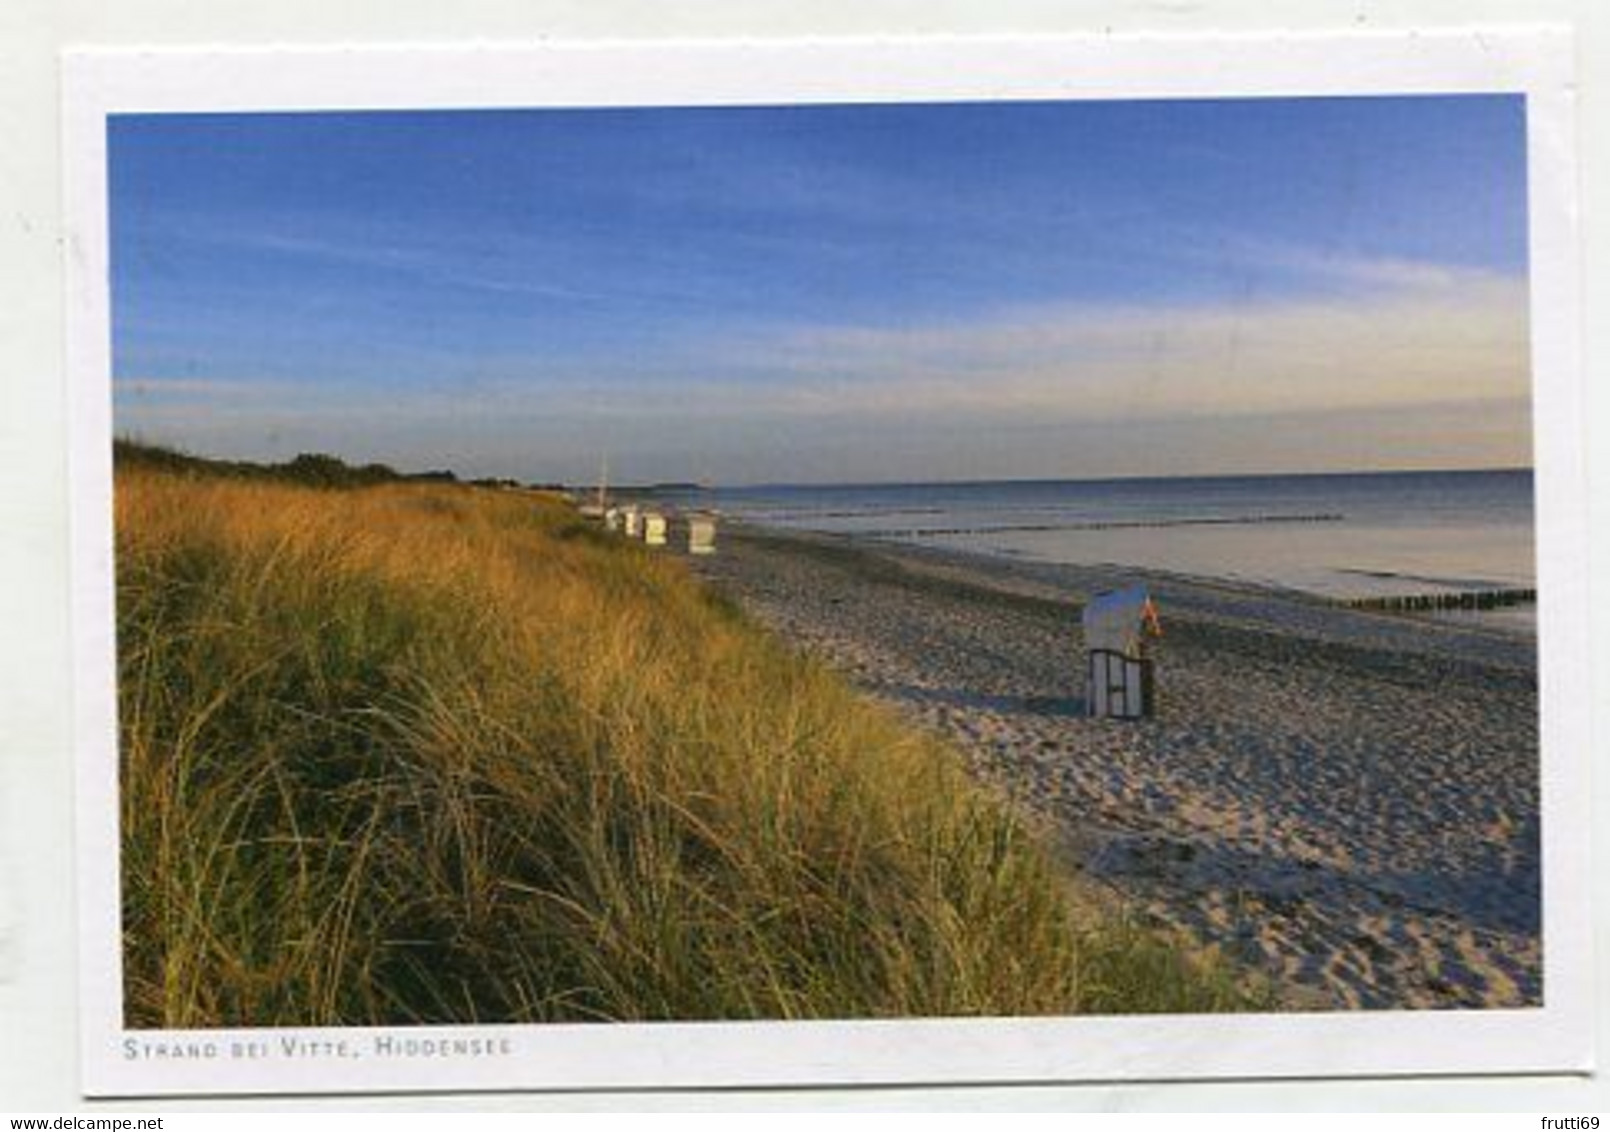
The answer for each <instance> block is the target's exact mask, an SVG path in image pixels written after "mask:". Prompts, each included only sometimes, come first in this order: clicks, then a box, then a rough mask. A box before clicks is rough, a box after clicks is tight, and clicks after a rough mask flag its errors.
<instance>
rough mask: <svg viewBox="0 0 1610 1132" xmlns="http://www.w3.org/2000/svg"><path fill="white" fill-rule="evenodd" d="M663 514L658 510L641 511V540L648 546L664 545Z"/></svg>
mask: <svg viewBox="0 0 1610 1132" xmlns="http://www.w3.org/2000/svg"><path fill="white" fill-rule="evenodd" d="M665 530H666V523H665V516H664V515H662V514H660V513H659V512H658V511H645V512H644V513H643V541H644V543H646V544H647V545H649V546H664V545H665Z"/></svg>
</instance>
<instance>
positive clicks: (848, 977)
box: [116, 466, 1242, 1027]
mask: <svg viewBox="0 0 1610 1132" xmlns="http://www.w3.org/2000/svg"><path fill="white" fill-rule="evenodd" d="M116 503H117V555H118V558H117V580H118V633H119V645H118V655H119V666H120V681H121V684H120V695H121V713H122V721H121V728H122V759H123V765H122V776H123V795H122V797H123V802H122V821H123V842H124V843H123V883H124V897H123V899H124V932H125V940H124V947H125V956H126V962H125V987H126V1020H127V1022H128V1024H130V1025H132V1026H162V1027H204V1026H225V1025H230V1026H239V1025H292V1024H298V1025H344V1024H395V1023H444V1022H477V1021H480V1022H511V1021H512V1022H535V1021H561V1020H563V1021H577V1020H589V1019H598V1020H606V1019H607V1020H641V1019H713V1018H825V1017H866V1016H901V1015H984V1014H990V1015H1001V1014H1045V1013H1066V1012H1073V1011H1078V1010H1080V1009H1150V1010H1176V1011H1177V1010H1200V1009H1216V1008H1231V1007H1235V1006H1237V1005H1241V1004H1242V1001H1241V999H1240V998H1239V997H1238V996H1237V994H1236V992H1235V991H1234V990H1233V989H1232V988H1231V984H1230V982H1229V980H1228V979H1227V978H1225V977H1224V976H1223V975H1222V973H1220V972H1218V971H1217V970H1214V969H1209V968H1206V967H1202V966H1201V965H1199V964H1198V963H1196V962H1195V961H1193V960H1189V959H1186V958H1184V957H1183V956H1181V955H1180V954H1179V953H1176V952H1174V951H1173V950H1171V949H1170V948H1168V947H1166V946H1164V945H1161V944H1159V943H1157V942H1156V941H1155V940H1142V939H1140V938H1139V937H1138V936H1136V935H1135V933H1133V932H1132V931H1129V930H1127V929H1126V930H1122V931H1115V930H1108V929H1106V928H1103V927H1101V926H1100V925H1095V926H1090V927H1081V925H1080V923H1079V920H1078V917H1077V916H1076V914H1075V911H1074V908H1073V906H1072V904H1071V903H1070V899H1069V895H1068V892H1069V890H1068V887H1067V881H1066V880H1065V878H1063V877H1062V876H1061V875H1060V874H1059V873H1058V871H1057V869H1056V868H1055V867H1054V866H1053V865H1052V863H1051V862H1050V861H1049V859H1048V858H1047V857H1046V856H1045V855H1044V854H1043V853H1042V852H1041V851H1040V850H1039V849H1038V848H1037V847H1036V845H1035V844H1034V843H1033V842H1032V840H1031V839H1030V838H1029V837H1028V836H1027V835H1026V833H1025V832H1024V830H1023V829H1021V828H1020V827H1019V826H1018V825H1017V824H1015V823H1014V821H1013V819H1012V818H1011V816H1010V815H1009V813H1008V811H1007V810H1006V809H1005V808H1004V807H1003V806H1002V805H1001V804H1000V803H999V802H998V801H997V800H996V799H995V798H993V797H992V796H990V795H988V794H985V793H983V792H982V791H980V790H979V789H978V788H976V787H975V786H973V785H972V784H971V783H970V782H969V781H968V780H967V779H966V778H965V776H964V775H963V774H962V773H961V772H960V771H959V770H958V769H957V764H956V763H955V761H954V759H953V756H952V754H951V753H950V752H949V751H948V750H947V749H946V748H944V747H943V746H942V745H940V744H939V743H938V742H937V741H935V740H933V739H932V738H930V737H928V736H926V735H924V734H921V733H919V732H916V731H913V730H912V729H910V728H909V727H907V726H905V725H904V724H902V723H901V722H900V721H899V720H897V719H896V718H895V717H894V716H893V715H892V714H890V713H888V712H886V711H884V710H883V709H880V708H878V707H877V706H875V705H872V704H870V703H868V702H867V701H865V700H863V699H861V698H860V697H858V696H856V695H855V694H854V693H853V692H852V691H851V690H850V689H849V688H848V687H847V686H846V685H845V684H844V683H843V682H842V681H841V680H840V679H839V678H838V677H837V676H836V675H834V674H833V673H832V672H830V671H828V670H827V669H825V668H823V667H821V666H819V665H817V664H815V663H813V662H811V661H809V660H806V659H803V658H801V657H799V656H798V655H796V654H794V653H792V652H790V651H788V650H787V649H785V648H784V647H782V646H781V645H780V644H779V643H777V642H776V641H775V640H774V639H773V638H772V637H770V636H769V635H768V634H766V633H764V632H762V631H761V630H759V629H757V628H756V627H754V626H752V625H750V624H748V623H747V622H746V621H745V620H744V618H743V617H742V616H741V615H740V614H738V613H737V612H736V611H735V610H734V609H733V608H732V607H731V606H729V605H727V604H725V603H722V602H719V601H717V600H716V599H714V598H713V597H712V596H711V595H709V594H708V592H707V591H705V590H704V589H702V588H701V587H700V586H698V585H697V584H696V583H694V582H693V581H692V579H691V578H690V577H689V576H688V575H687V574H686V572H685V571H684V570H683V568H682V567H681V565H680V564H679V563H678V562H677V561H676V560H674V559H670V558H663V557H660V558H656V557H654V556H653V555H652V554H651V553H649V552H647V551H644V550H642V549H640V548H637V547H634V546H631V545H627V544H624V543H621V542H616V541H614V540H608V539H605V538H603V537H601V536H599V535H597V534H596V533H594V531H593V530H592V528H590V527H586V526H583V525H582V524H581V522H580V520H578V519H577V517H576V516H575V514H574V513H573V512H572V511H571V510H569V509H568V508H566V507H564V506H563V505H561V504H559V503H556V502H551V501H544V500H543V499H541V498H539V497H535V496H530V495H513V494H510V493H496V492H486V491H476V490H473V489H469V488H460V487H453V486H434V485H433V486H426V485H418V484H414V485H407V484H385V485H380V486H373V487H367V488H364V489H362V490H355V489H354V490H333V491H332V490H312V489H308V488H303V487H297V486H292V485H287V484H284V483H277V482H272V481H262V480H249V479H242V478H238V477H234V478H222V477H208V476H204V475H200V476H198V475H195V474H190V473H189V472H187V473H186V474H182V475H181V474H178V473H176V472H174V471H172V470H164V469H162V468H159V467H150V466H146V467H133V468H123V469H120V471H119V475H118V481H117V489H116ZM1130 957H1133V959H1134V962H1133V963H1131V962H1130ZM1126 964H1128V966H1126ZM1137 964H1138V965H1137Z"/></svg>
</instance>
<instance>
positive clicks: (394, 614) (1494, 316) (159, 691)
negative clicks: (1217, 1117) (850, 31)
mask: <svg viewBox="0 0 1610 1132" xmlns="http://www.w3.org/2000/svg"><path fill="white" fill-rule="evenodd" d="M1569 59H1570V40H1569V37H1568V36H1567V35H1565V34H1564V33H1561V32H1558V31H1549V30H1534V31H1527V30H1515V29H1507V30H1502V31H1497V30H1495V31H1491V32H1487V31H1482V32H1478V31H1458V32H1455V31H1443V32H1428V33H1424V34H1419V35H1412V36H1411V35H1406V34H1405V35H1384V34H1375V35H1308V36H1286V37H1279V36H1264V37H1217V38H1208V37H1200V36H1198V37H1176V38H1165V37H1154V38H1121V37H1118V38H1115V37H1107V38H1087V39H1077V38H1068V39H999V40H978V41H965V40H945V41H940V40H929V41H925V40H920V39H913V40H907V41H888V42H884V41H842V42H831V43H828V42H821V43H809V42H775V43H746V44H714V43H711V44H698V43H685V44H676V45H657V46H644V45H628V44H623V43H598V44H587V45H581V44H576V45H550V46H543V47H537V48H531V47H462V48H458V47H440V48H409V49H401V48H393V49H381V48H352V49H338V48H329V49H316V50H296V51H285V50H268V49H264V50H260V51H259V50H234V51H222V50H219V51H205V50H189V51H161V52H142V53H126V52H97V51H94V50H88V49H86V50H84V51H80V52H75V53H72V54H71V55H70V56H69V57H68V58H67V59H66V61H65V68H66V89H65V140H66V146H65V149H66V173H67V191H68V217H69V225H70V233H69V245H68V255H69V259H70V265H71V267H70V274H71V296H70V304H69V311H70V315H71V333H70V343H69V366H70V381H71V390H72V411H73V415H72V421H71V427H72V438H71V440H72V445H71V448H72V453H73V459H74V466H73V484H74V497H73V523H74V527H73V529H74V540H75V542H74V569H75V579H74V583H75V585H74V592H75V606H74V614H75V619H76V620H75V636H76V646H77V650H78V651H77V655H76V657H75V664H76V674H77V685H76V687H77V693H78V698H77V720H76V723H77V728H78V731H77V742H76V750H77V758H78V760H79V763H78V789H79V800H78V814H79V829H78V854H79V856H78V875H79V877H80V882H81V884H80V892H79V900H80V931H81V954H80V965H81V985H82V988H83V994H82V1004H81V1010H82V1031H83V1049H82V1052H83V1087H84V1090H85V1092H86V1093H87V1094H90V1095H95V1096H114V1095H115V1096H138V1095H165V1094H178V1093H225V1092H227V1093H276V1092H301V1093H308V1092H364V1091H378V1090H386V1091H396V1090H474V1089H504V1090H506V1089H517V1088H529V1089H543V1088H592V1087H596V1088H608V1087H654V1086H683V1087H686V1086H744V1085H762V1084H763V1085H803V1084H836V1085H853V1084H882V1083H934V1082H1013V1081H1088V1080H1109V1081H1117V1080H1163V1079H1169V1080H1177V1079H1191V1078H1223V1077H1239V1078H1249V1077H1276V1078H1277V1077H1292V1076H1316V1075H1322V1076H1336V1075H1392V1074H1407V1073H1414V1074H1426V1073H1482V1072H1542V1071H1552V1072H1561V1071H1578V1072H1580V1071H1585V1070H1587V1069H1588V1068H1590V1066H1591V1053H1590V1033H1589V1031H1590V1025H1589V1023H1590V1016H1589V1006H1588V1004H1589V1002H1590V996H1589V994H1588V993H1587V987H1588V979H1589V953H1590V944H1589V940H1588V936H1587V925H1588V916H1587V909H1586V895H1587V883H1586V882H1587V876H1586V871H1587V855H1586V844H1587V804H1588V803H1587V794H1586V791H1585V790H1584V789H1583V783H1584V781H1585V773H1586V744H1585V737H1586V734H1587V718H1586V711H1587V701H1586V695H1585V688H1586V685H1585V675H1584V661H1585V658H1586V655H1587V639H1586V627H1585V624H1584V622H1583V621H1582V620H1581V619H1580V618H1578V617H1576V616H1575V615H1574V612H1573V611H1574V610H1576V609H1579V608H1581V607H1582V606H1583V604H1584V602H1583V592H1582V591H1583V589H1584V586H1585V573H1584V570H1583V563H1584V561H1585V552H1584V546H1585V542H1584V538H1585V536H1584V524H1585V521H1586V509H1585V499H1584V492H1583V486H1582V485H1583V480H1582V455H1583V454H1582V451H1581V447H1580V437H1579V435H1578V432H1577V429H1576V422H1577V420H1578V418H1579V389H1578V380H1579V374H1578V370H1577V358H1576V345H1575V336H1576V333H1577V327H1578V318H1579V308H1578V305H1577V295H1576V290H1575V284H1574V276H1573V257H1574V254H1575V251H1574V248H1575V231H1574V228H1573V223H1574V215H1575V212H1574V207H1573V198H1572V189H1571V186H1572V184H1573V164H1572V162H1573V154H1572V148H1571V140H1570V139H1571V133H1570V131H1571V122H1572V117H1571V115H1572V104H1571V97H1570V69H1569Z"/></svg>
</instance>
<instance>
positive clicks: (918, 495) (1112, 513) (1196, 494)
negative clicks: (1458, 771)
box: [711, 471, 1535, 621]
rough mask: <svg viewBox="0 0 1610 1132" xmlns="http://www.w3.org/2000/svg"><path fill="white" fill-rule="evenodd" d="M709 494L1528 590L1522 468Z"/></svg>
mask: <svg viewBox="0 0 1610 1132" xmlns="http://www.w3.org/2000/svg"><path fill="white" fill-rule="evenodd" d="M711 495H712V496H713V498H712V499H711V502H713V503H714V505H715V506H717V507H718V508H720V509H721V510H723V511H726V512H727V513H729V514H732V515H734V516H735V517H740V518H743V519H746V520H749V521H751V522H755V523H762V524H767V525H771V526H777V527H793V528H804V529H809V530H817V531H835V532H841V533H851V534H855V533H859V534H864V535H868V536H875V537H880V538H888V539H894V540H897V541H903V542H914V543H920V544H924V545H932V546H944V547H953V548H957V549H962V550H970V551H979V552H984V553H989V554H998V555H1007V556H1011V557H1017V558H1024V559H1033V560H1039V561H1046V562H1063V563H1081V564H1093V563H1116V564H1122V565H1131V566H1140V567H1149V568H1155V569H1162V570H1168V571H1173V572H1176V573H1184V574H1192V575H1197V576H1203V577H1213V578H1229V579H1237V580H1242V581H1248V582H1254V583H1258V584H1264V585H1274V586H1282V587H1288V588H1292V589H1299V590H1304V591H1308V592H1311V593H1317V594H1323V595H1326V596H1331V597H1368V596H1385V595H1395V594H1412V593H1431V592H1441V591H1446V590H1464V589H1506V588H1531V587H1533V586H1534V585H1535V580H1534V579H1535V573H1534V566H1533V521H1532V475H1531V472H1530V471H1483V472H1409V473H1404V472H1393V473H1376V474H1360V475H1325V476H1233V477H1204V478H1177V479H1134V480H1105V481H1089V480H1085V481H1072V480H1068V481H1032V482H1009V483H1000V482H995V483H959V484H958V483H946V484H902V485H875V486H874V485H869V486H854V485H848V486H832V487H817V486H812V487H792V486H778V487H752V488H736V489H725V490H719V491H716V492H713V493H711ZM1527 616H1529V612H1525V611H1523V612H1521V614H1520V617H1519V618H1517V617H1516V616H1515V614H1513V613H1509V614H1504V615H1501V619H1508V620H1512V621H1513V620H1517V619H1518V620H1521V621H1524V620H1525V619H1526V617H1527Z"/></svg>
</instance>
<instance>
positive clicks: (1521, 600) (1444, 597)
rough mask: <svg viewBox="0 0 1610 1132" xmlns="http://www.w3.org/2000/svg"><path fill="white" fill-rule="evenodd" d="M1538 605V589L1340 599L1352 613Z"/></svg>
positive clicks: (1424, 611)
mask: <svg viewBox="0 0 1610 1132" xmlns="http://www.w3.org/2000/svg"><path fill="white" fill-rule="evenodd" d="M1536 601H1537V590H1535V589H1510V590H1459V591H1456V592H1448V593H1431V594H1399V595H1397V596H1393V597H1359V598H1342V599H1338V601H1337V603H1336V604H1338V605H1344V606H1346V607H1347V608H1349V609H1378V610H1385V611H1388V612H1393V613H1434V612H1439V611H1442V610H1483V609H1502V608H1505V607H1506V606H1514V605H1532V604H1534V603H1536Z"/></svg>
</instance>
